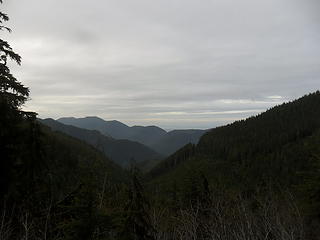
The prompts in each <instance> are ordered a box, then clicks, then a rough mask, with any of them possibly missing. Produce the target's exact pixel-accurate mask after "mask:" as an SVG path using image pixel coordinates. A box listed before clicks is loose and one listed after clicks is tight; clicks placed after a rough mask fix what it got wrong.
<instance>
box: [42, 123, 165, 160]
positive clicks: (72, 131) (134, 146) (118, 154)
mask: <svg viewBox="0 0 320 240" xmlns="http://www.w3.org/2000/svg"><path fill="white" fill-rule="evenodd" d="M40 121H41V122H42V123H43V124H45V125H47V126H49V127H50V128H52V130H54V131H60V132H63V133H65V134H67V135H70V136H72V137H75V138H78V139H80V140H82V141H84V142H86V143H88V144H90V145H92V146H93V147H95V148H97V149H99V150H100V151H101V152H103V153H104V154H105V155H106V156H108V157H109V158H110V159H112V160H113V161H114V162H116V163H118V164H120V165H121V166H128V165H129V164H130V162H131V161H136V162H141V161H146V160H158V159H161V158H162V156H161V155H160V154H158V153H156V152H155V151H153V150H152V149H150V148H148V147H147V146H144V145H143V144H141V143H138V142H133V141H129V140H125V139H121V140H116V139H113V138H111V137H107V136H105V135H103V134H101V133H100V132H98V131H96V130H87V129H82V128H78V127H74V126H71V125H64V124H62V123H60V122H58V121H55V120H53V119H44V120H40Z"/></svg>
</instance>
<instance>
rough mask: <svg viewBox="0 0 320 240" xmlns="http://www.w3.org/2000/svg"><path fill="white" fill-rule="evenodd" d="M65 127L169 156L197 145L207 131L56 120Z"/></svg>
mask: <svg viewBox="0 0 320 240" xmlns="http://www.w3.org/2000/svg"><path fill="white" fill-rule="evenodd" d="M57 121H58V122H60V123H63V124H66V125H72V126H75V127H79V128H84V129H89V130H97V131H99V132H100V133H102V134H103V135H106V136H110V137H112V138H114V139H127V140H130V141H135V142H139V143H141V144H144V145H146V146H148V147H150V148H152V149H153V150H154V151H156V152H158V153H160V154H162V155H163V156H169V155H170V154H172V153H174V152H175V151H177V150H178V149H179V148H181V147H183V146H184V145H186V144H188V143H193V144H195V143H197V142H198V141H199V139H200V137H201V136H202V135H203V134H204V133H205V132H206V131H207V130H198V129H186V130H173V131H170V132H166V131H165V130H163V129H162V128H159V127H157V126H132V127H129V126H127V125H125V124H123V123H121V122H119V121H115V120H113V121H105V120H103V119H101V118H98V117H84V118H74V117H66V118H59V119H58V120H57Z"/></svg>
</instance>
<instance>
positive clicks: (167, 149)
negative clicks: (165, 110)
mask: <svg viewBox="0 0 320 240" xmlns="http://www.w3.org/2000/svg"><path fill="white" fill-rule="evenodd" d="M206 131H207V130H198V129H187V130H173V131H170V132H168V133H167V134H166V135H164V136H163V137H162V138H160V139H159V140H158V141H157V142H155V143H154V144H152V145H151V147H152V148H153V149H155V150H156V151H157V152H159V153H161V154H163V155H165V156H169V155H170V154H173V153H174V152H176V151H177V150H178V149H180V148H182V147H183V146H185V145H187V144H189V143H191V144H197V143H198V141H199V139H200V137H201V136H202V135H203V134H204V133H205V132H206Z"/></svg>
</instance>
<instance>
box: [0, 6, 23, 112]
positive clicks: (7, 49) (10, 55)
mask: <svg viewBox="0 0 320 240" xmlns="http://www.w3.org/2000/svg"><path fill="white" fill-rule="evenodd" d="M0 3H2V1H0ZM8 20H9V17H8V16H7V15H6V14H5V13H3V12H1V11H0V29H1V30H8V31H9V32H10V31H11V30H10V28H8V27H6V26H4V22H6V21H8ZM8 59H10V60H12V61H14V62H16V63H17V64H18V65H20V64H21V57H20V56H19V55H18V54H17V53H15V52H14V51H13V49H12V48H11V46H10V44H9V43H8V42H7V41H5V40H3V39H0V102H1V106H2V107H3V105H4V104H5V105H7V104H8V106H9V107H10V108H11V109H15V110H20V107H21V106H22V105H23V104H24V103H25V101H26V100H27V99H28V96H29V89H28V88H27V87H25V86H23V85H22V84H21V83H20V82H19V81H18V80H17V79H16V78H15V77H14V76H13V75H12V74H11V72H10V69H9V68H8V66H7V62H8ZM8 106H7V107H8Z"/></svg>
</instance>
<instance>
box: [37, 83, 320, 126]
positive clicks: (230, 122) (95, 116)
mask: <svg viewBox="0 0 320 240" xmlns="http://www.w3.org/2000/svg"><path fill="white" fill-rule="evenodd" d="M318 91H319V89H316V90H315V91H313V92H310V93H306V94H304V95H302V96H300V97H298V98H295V99H291V100H287V101H282V102H279V103H277V104H276V105H273V106H270V107H269V108H267V109H265V110H262V111H256V114H251V115H247V116H245V117H243V118H241V119H238V118H237V119H230V121H229V122H220V123H218V124H217V122H216V125H214V123H212V124H211V125H208V126H209V127H188V125H186V126H185V127H181V124H180V125H178V127H177V128H174V127H171V128H170V127H168V126H162V125H156V124H152V125H143V124H139V123H137V124H130V123H129V122H126V121H122V120H119V119H106V118H103V117H101V116H98V115H90V116H60V117H56V118H52V117H40V116H38V117H39V118H40V119H48V118H49V119H50V118H51V119H53V120H55V121H58V120H59V119H61V118H74V119H82V118H99V119H102V120H104V121H117V122H121V123H123V124H125V125H127V126H128V127H134V126H142V127H152V126H155V127H159V128H161V129H163V130H165V131H167V132H170V131H173V130H191V129H195V130H209V129H213V128H216V127H221V126H225V125H228V124H232V123H234V122H236V121H240V120H245V119H247V118H250V117H255V116H257V115H260V114H262V113H264V112H266V111H268V110H270V109H272V108H274V107H277V106H280V105H281V104H286V103H290V102H291V101H295V100H298V99H300V98H302V97H304V96H307V95H308V94H311V93H315V92H318ZM210 126H211V127H210Z"/></svg>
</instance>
